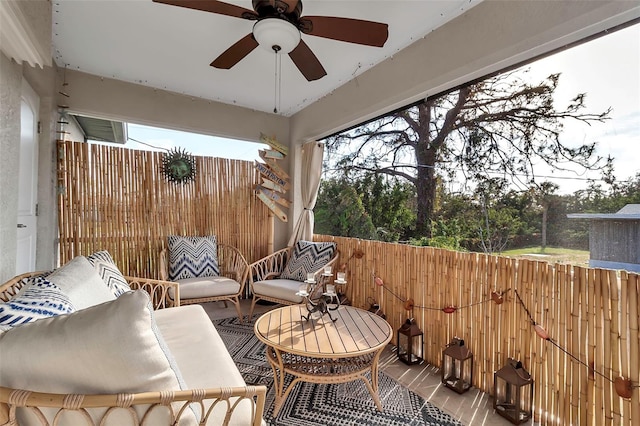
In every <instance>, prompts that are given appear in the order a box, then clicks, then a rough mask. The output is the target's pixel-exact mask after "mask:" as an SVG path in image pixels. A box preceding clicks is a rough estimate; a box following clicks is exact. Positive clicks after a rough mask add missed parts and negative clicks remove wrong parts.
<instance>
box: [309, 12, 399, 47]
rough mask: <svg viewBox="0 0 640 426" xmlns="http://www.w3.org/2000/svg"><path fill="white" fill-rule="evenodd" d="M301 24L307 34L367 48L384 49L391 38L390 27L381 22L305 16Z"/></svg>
mask: <svg viewBox="0 0 640 426" xmlns="http://www.w3.org/2000/svg"><path fill="white" fill-rule="evenodd" d="M299 22H300V25H299V27H300V31H302V32H303V33H305V34H309V35H314V36H318V37H324V38H330V39H332V40H339V41H346V42H349V43H356V44H364V45H366V46H376V47H382V46H384V44H385V42H386V41H387V38H388V37H389V26H388V25H387V24H383V23H380V22H373V21H363V20H361V19H351V18H339V17H336V16H304V17H301V18H300V21H299Z"/></svg>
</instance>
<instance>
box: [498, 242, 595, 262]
mask: <svg viewBox="0 0 640 426" xmlns="http://www.w3.org/2000/svg"><path fill="white" fill-rule="evenodd" d="M500 255H502V256H508V257H517V258H521V259H531V260H544V261H547V262H549V263H569V264H572V265H579V266H589V251H588V250H573V249H566V248H561V247H547V248H545V250H544V251H542V248H541V247H540V246H537V247H527V248H521V249H516V250H506V251H503V252H502V253H500Z"/></svg>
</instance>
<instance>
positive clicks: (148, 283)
mask: <svg viewBox="0 0 640 426" xmlns="http://www.w3.org/2000/svg"><path fill="white" fill-rule="evenodd" d="M124 278H125V279H126V280H127V282H128V283H129V287H131V289H132V290H137V289H143V290H145V291H146V292H147V293H149V296H151V304H152V305H153V309H154V310H158V309H162V308H171V307H176V306H180V287H179V285H178V283H176V282H173V281H163V280H154V279H151V278H139V277H129V276H125V277H124ZM170 288H172V289H173V298H172V297H170V295H169V289H170Z"/></svg>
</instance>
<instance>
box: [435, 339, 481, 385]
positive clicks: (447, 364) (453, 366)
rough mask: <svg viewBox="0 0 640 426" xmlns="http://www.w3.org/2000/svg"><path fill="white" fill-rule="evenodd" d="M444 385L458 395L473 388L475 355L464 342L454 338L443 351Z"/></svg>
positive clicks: (441, 370)
mask: <svg viewBox="0 0 640 426" xmlns="http://www.w3.org/2000/svg"><path fill="white" fill-rule="evenodd" d="M440 372H441V376H442V384H443V385H445V386H446V387H448V388H449V389H452V390H454V391H456V392H458V393H464V392H466V391H468V390H469V389H470V388H471V383H472V381H473V354H472V353H471V351H470V350H469V348H467V347H466V346H465V345H464V340H462V339H458V338H457V337H454V338H453V339H452V340H451V343H449V344H448V345H447V347H446V348H445V350H444V351H442V368H441V369H440Z"/></svg>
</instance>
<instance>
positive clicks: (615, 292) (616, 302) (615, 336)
mask: <svg viewBox="0 0 640 426" xmlns="http://www.w3.org/2000/svg"><path fill="white" fill-rule="evenodd" d="M609 283H610V288H611V296H610V300H611V332H610V334H609V339H610V340H609V345H610V348H611V358H612V364H611V369H612V371H613V373H614V374H616V375H619V374H621V372H622V368H621V363H620V353H621V351H622V350H623V348H622V340H621V339H620V312H621V310H622V307H621V306H620V286H621V282H620V280H619V279H618V276H617V274H616V272H615V271H609ZM612 404H613V407H612V410H611V413H612V417H613V424H614V425H618V424H622V404H621V400H620V398H619V397H618V395H614V396H613V399H612Z"/></svg>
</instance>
